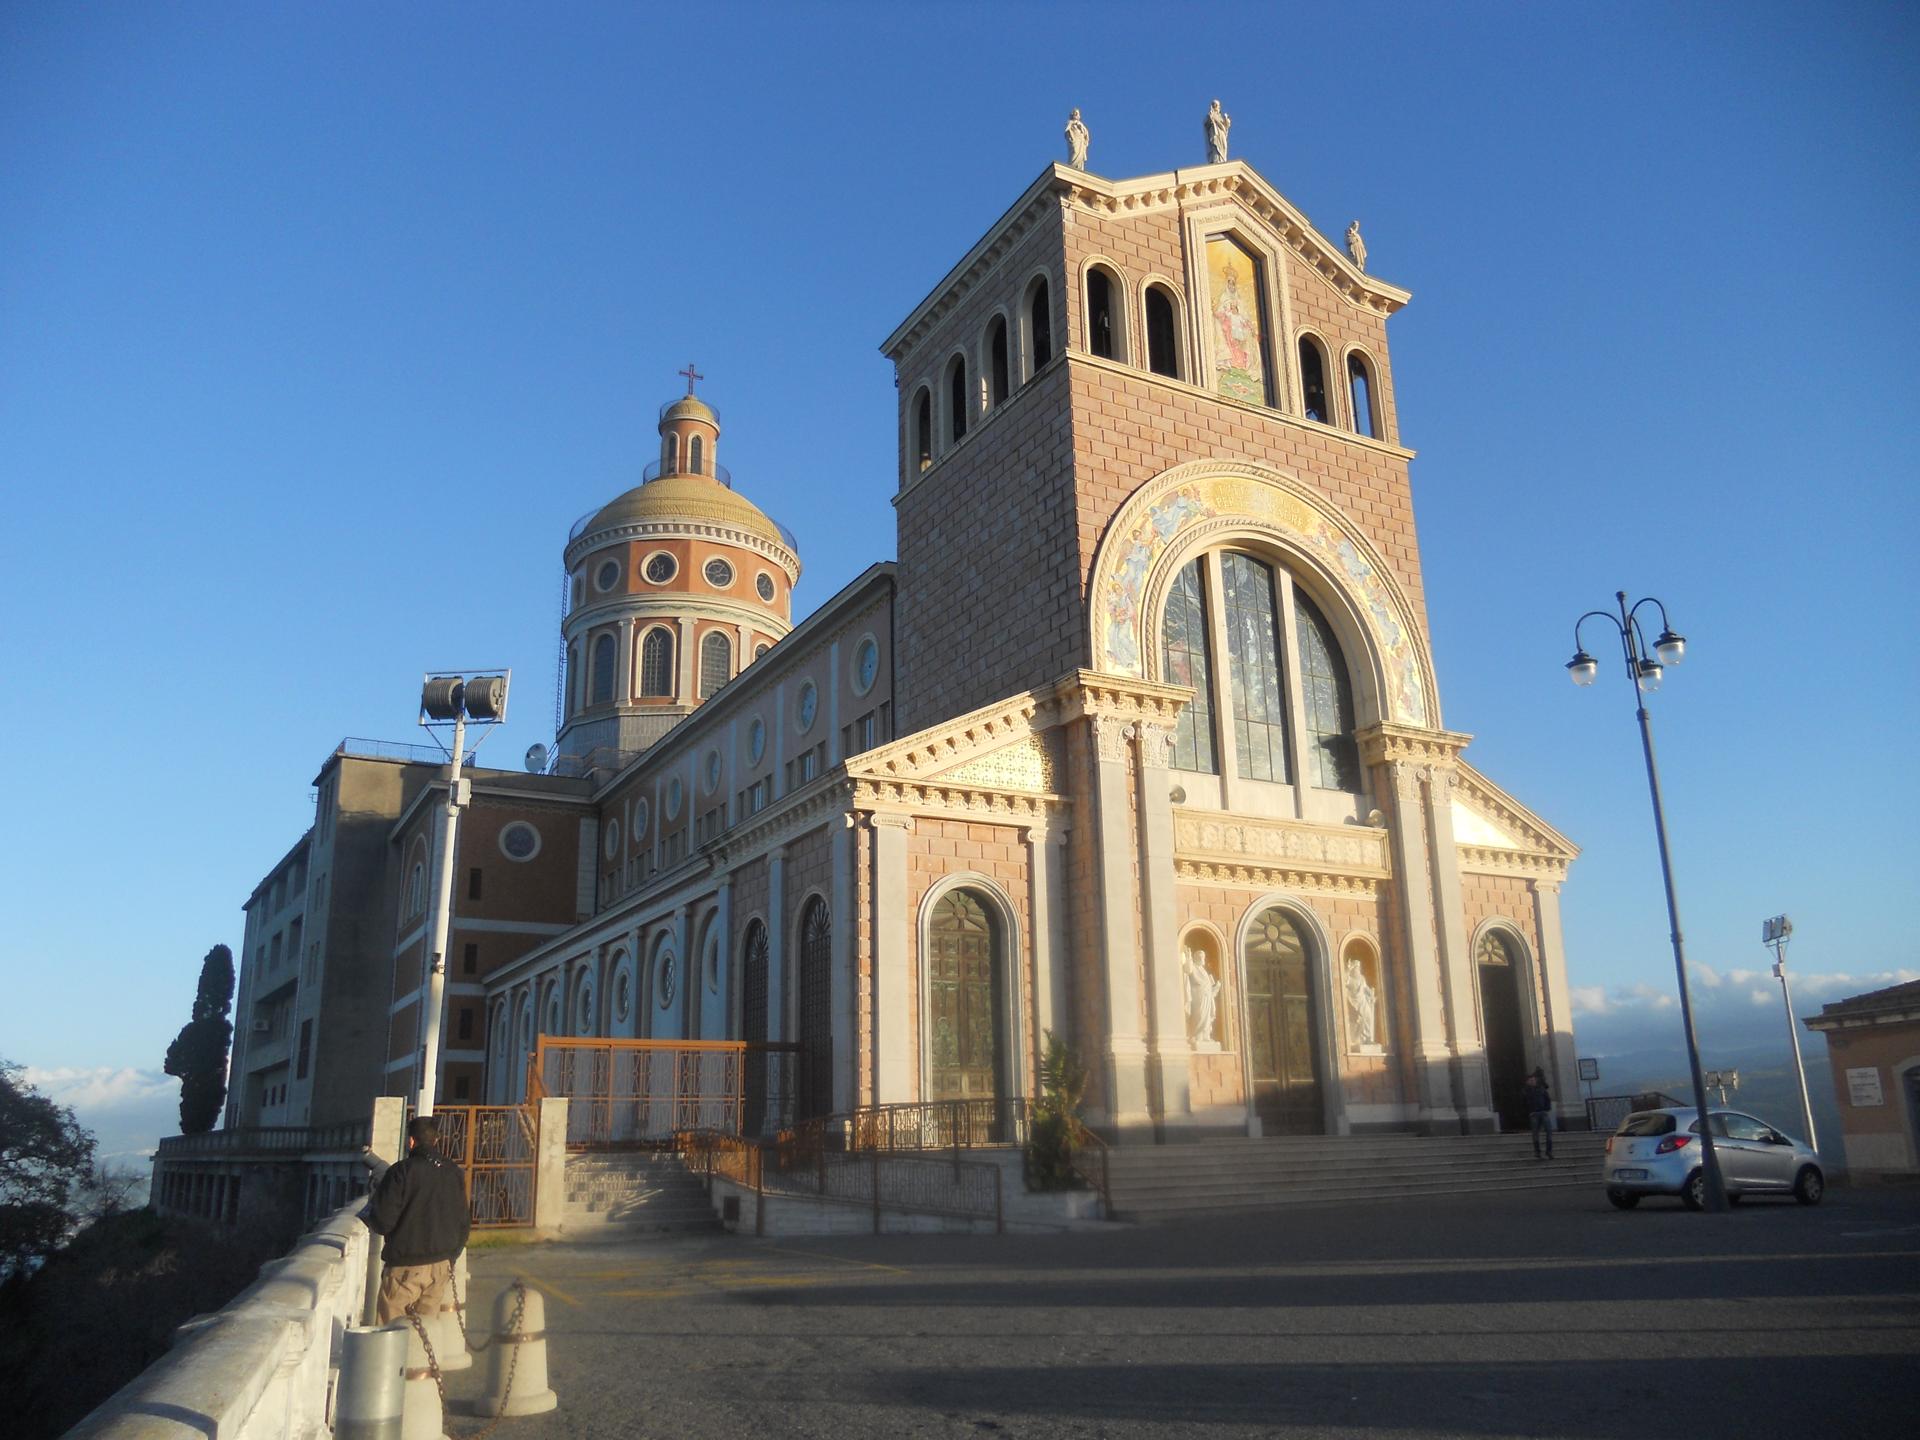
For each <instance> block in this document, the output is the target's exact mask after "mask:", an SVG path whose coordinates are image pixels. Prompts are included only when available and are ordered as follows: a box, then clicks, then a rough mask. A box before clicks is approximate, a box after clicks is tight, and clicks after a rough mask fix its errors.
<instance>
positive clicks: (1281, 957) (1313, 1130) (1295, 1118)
mask: <svg viewBox="0 0 1920 1440" xmlns="http://www.w3.org/2000/svg"><path fill="white" fill-rule="evenodd" d="M1246 976H1247V981H1246V985H1247V1059H1248V1067H1249V1069H1250V1071H1251V1073H1252V1079H1253V1107H1254V1112H1255V1113H1256V1114H1257V1115H1259V1117H1260V1128H1261V1130H1262V1131H1264V1132H1265V1133H1266V1134H1268V1135H1320V1134H1324V1133H1325V1132H1326V1107H1325V1105H1324V1103H1323V1102H1322V1100H1321V1096H1320V1025H1319V1020H1318V1015H1317V1004H1316V1000H1317V997H1316V996H1315V994H1314V975H1313V963H1312V957H1311V955H1310V953H1309V951H1308V948H1307V941H1306V937H1305V936H1304V935H1302V934H1301V933H1300V926H1299V924H1298V923H1297V922H1296V921H1295V920H1294V919H1293V917H1292V916H1291V915H1289V914H1288V913H1287V912H1286V911H1285V910H1283V909H1281V908H1280V907H1279V906H1277V905H1276V906H1273V907H1270V908H1269V909H1266V910H1263V911H1261V912H1260V914H1259V915H1258V916H1257V917H1256V918H1255V919H1254V922H1253V925H1252V927H1251V928H1250V929H1249V930H1248V931H1247V945H1246Z"/></svg>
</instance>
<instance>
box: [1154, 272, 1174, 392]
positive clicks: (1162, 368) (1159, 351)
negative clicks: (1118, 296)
mask: <svg viewBox="0 0 1920 1440" xmlns="http://www.w3.org/2000/svg"><path fill="white" fill-rule="evenodd" d="M1147 368H1148V369H1149V370H1151V371H1152V372H1153V373H1154V374H1156V375H1165V376H1167V377H1168V378H1169V379H1172V380H1178V379H1179V378H1180V327H1179V324H1178V323H1177V322H1176V321H1175V319H1174V308H1173V295H1172V293H1171V292H1169V291H1168V289H1167V288H1166V286H1164V285H1149V286H1148V287H1147Z"/></svg>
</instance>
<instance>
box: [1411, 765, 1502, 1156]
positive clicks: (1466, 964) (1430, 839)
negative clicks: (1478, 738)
mask: <svg viewBox="0 0 1920 1440" xmlns="http://www.w3.org/2000/svg"><path fill="white" fill-rule="evenodd" d="M1424 768H1425V772H1426V774H1425V778H1426V782H1427V827H1428V828H1427V849H1428V853H1429V854H1430V855H1431V856H1432V857H1433V907H1434V931H1435V936H1436V939H1437V941H1438V948H1439V956H1440V979H1441V985H1442V988H1443V990H1444V991H1445V994H1446V997H1447V1019H1448V1022H1449V1024H1450V1025H1451V1028H1452V1038H1453V1049H1454V1068H1455V1072H1456V1074H1457V1075H1458V1076H1459V1100H1460V1118H1461V1122H1462V1124H1463V1125H1464V1126H1465V1128H1466V1129H1468V1130H1470V1131H1490V1130H1495V1129H1498V1128H1499V1122H1498V1121H1496V1120H1495V1119H1494V1114H1493V1090H1492V1087H1491V1085H1490V1083H1489V1080H1488V1075H1487V1051H1486V1046H1485V1045H1484V1044H1483V1043H1482V1042H1481V1039H1480V1016H1479V1008H1478V1002H1477V1000H1476V999H1475V997H1476V995H1477V993H1478V991H1477V987H1476V986H1475V984H1474V974H1473V952H1472V949H1471V947H1470V946H1469V944H1468V941H1467V915H1466V905H1465V902H1464V901H1463V900H1462V898H1461V894H1460V851H1459V848H1458V846H1457V843H1456V842H1455V840H1454V834H1453V772H1452V769H1451V768H1450V767H1448V766H1445V765H1429V766H1426V767H1424Z"/></svg>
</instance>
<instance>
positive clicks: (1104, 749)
mask: <svg viewBox="0 0 1920 1440" xmlns="http://www.w3.org/2000/svg"><path fill="white" fill-rule="evenodd" d="M1133 736H1134V727H1133V726H1132V725H1131V724H1130V723H1129V722H1128V721H1127V720H1126V719H1124V718H1123V717H1121V716H1119V715H1095V716H1094V717H1093V748H1094V753H1095V755H1097V756H1098V757H1099V759H1100V760H1101V762H1102V763H1115V764H1121V765H1124V764H1125V763H1126V761H1127V751H1128V749H1129V748H1131V746H1132V743H1133Z"/></svg>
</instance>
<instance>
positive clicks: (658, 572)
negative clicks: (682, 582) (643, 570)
mask: <svg viewBox="0 0 1920 1440" xmlns="http://www.w3.org/2000/svg"><path fill="white" fill-rule="evenodd" d="M679 573H680V562H679V561H678V560H676V559H674V558H673V556H671V555H669V554H667V552H666V551H664V550H656V551H655V552H654V553H653V554H651V555H649V556H648V557H647V579H649V580H651V581H652V582H653V583H654V584H656V585H664V584H666V583H667V582H668V581H669V580H671V579H673V577H674V576H676V575H678V574H679Z"/></svg>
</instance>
